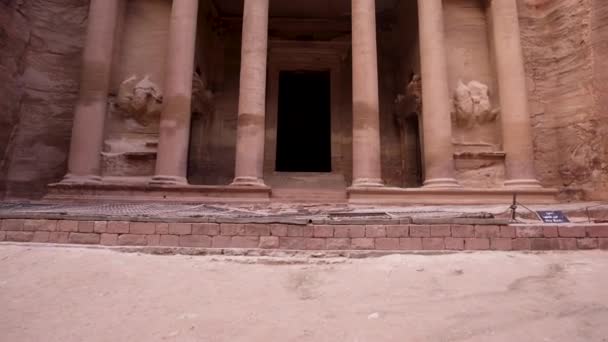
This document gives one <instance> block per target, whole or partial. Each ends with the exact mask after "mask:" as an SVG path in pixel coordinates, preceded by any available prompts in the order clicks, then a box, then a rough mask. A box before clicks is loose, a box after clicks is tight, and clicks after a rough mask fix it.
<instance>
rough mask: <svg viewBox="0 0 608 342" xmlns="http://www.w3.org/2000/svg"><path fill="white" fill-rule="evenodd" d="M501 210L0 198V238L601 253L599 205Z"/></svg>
mask: <svg viewBox="0 0 608 342" xmlns="http://www.w3.org/2000/svg"><path fill="white" fill-rule="evenodd" d="M506 209H508V206H506V207H505V206H460V207H459V206H410V207H365V206H348V205H342V206H340V205H297V206H295V205H287V204H282V205H271V204H267V205H263V204H256V205H248V206H245V205H241V206H237V205H226V204H215V205H211V204H158V203H154V204H129V203H105V204H89V205H87V204H82V203H81V204H65V203H43V202H40V203H3V204H2V205H0V219H2V220H1V225H0V241H12V242H40V243H62V244H63V243H70V244H88V245H106V246H153V247H171V248H176V247H177V248H179V247H196V248H203V249H214V250H216V251H217V250H223V249H252V250H313V251H349V250H359V251H361V250H367V251H384V252H390V251H395V252H399V251H418V250H433V251H443V250H576V249H608V221H606V212H607V211H608V205H606V204H597V203H586V204H571V205H561V206H560V205H558V206H553V209H562V210H564V211H565V212H567V213H569V214H570V217H571V219H572V221H573V223H571V224H563V225H556V224H542V223H540V222H539V221H538V220H537V219H535V218H534V216H533V215H531V211H532V210H538V209H545V208H542V207H535V206H532V208H530V207H528V209H530V212H525V211H520V212H519V215H517V219H516V220H515V221H513V220H510V219H509V218H510V213H509V212H508V210H506Z"/></svg>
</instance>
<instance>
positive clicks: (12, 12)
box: [0, 0, 88, 198]
mask: <svg viewBox="0 0 608 342" xmlns="http://www.w3.org/2000/svg"><path fill="white" fill-rule="evenodd" d="M87 10H88V1H87V0H53V1H48V0H8V1H2V2H0V93H1V94H2V96H0V157H1V158H2V159H0V191H1V193H0V198H1V197H2V196H3V195H4V196H6V197H40V196H41V195H43V194H44V193H45V191H46V184H48V183H51V182H54V181H57V180H58V179H60V178H61V177H62V176H63V174H64V173H65V168H66V158H67V151H68V148H69V138H70V133H71V126H72V117H73V107H74V104H75V101H76V96H77V92H78V77H79V69H80V53H81V49H82V42H83V34H84V32H85V28H86V19H87Z"/></svg>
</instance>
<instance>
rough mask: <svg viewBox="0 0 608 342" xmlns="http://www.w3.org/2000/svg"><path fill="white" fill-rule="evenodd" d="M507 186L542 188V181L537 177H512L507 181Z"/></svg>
mask: <svg viewBox="0 0 608 342" xmlns="http://www.w3.org/2000/svg"><path fill="white" fill-rule="evenodd" d="M504 186H505V188H526V189H529V188H542V185H541V184H540V182H539V181H538V180H536V179H512V180H508V181H505V183H504Z"/></svg>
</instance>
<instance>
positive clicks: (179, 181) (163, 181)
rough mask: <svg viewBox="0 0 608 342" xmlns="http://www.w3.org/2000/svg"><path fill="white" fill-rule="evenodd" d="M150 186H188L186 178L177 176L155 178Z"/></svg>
mask: <svg viewBox="0 0 608 342" xmlns="http://www.w3.org/2000/svg"><path fill="white" fill-rule="evenodd" d="M149 184H150V185H188V180H187V179H186V178H185V177H177V176H154V177H152V179H151V180H150V183H149Z"/></svg>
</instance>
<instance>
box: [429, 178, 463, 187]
mask: <svg viewBox="0 0 608 342" xmlns="http://www.w3.org/2000/svg"><path fill="white" fill-rule="evenodd" d="M422 187H423V188H427V189H446V188H448V189H449V188H452V189H454V188H462V186H461V185H460V184H458V181H457V180H456V179H454V178H433V179H429V180H426V181H424V184H423V185H422Z"/></svg>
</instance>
